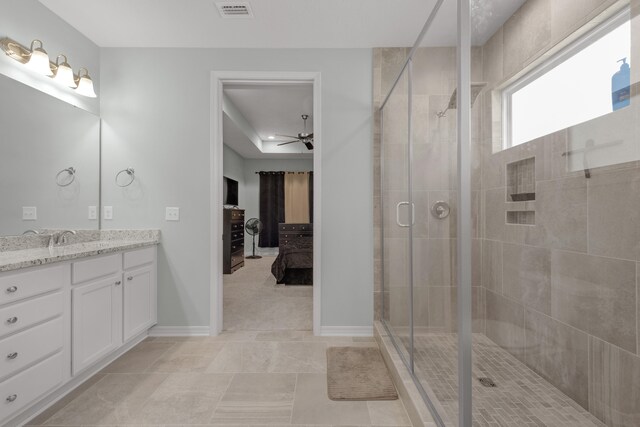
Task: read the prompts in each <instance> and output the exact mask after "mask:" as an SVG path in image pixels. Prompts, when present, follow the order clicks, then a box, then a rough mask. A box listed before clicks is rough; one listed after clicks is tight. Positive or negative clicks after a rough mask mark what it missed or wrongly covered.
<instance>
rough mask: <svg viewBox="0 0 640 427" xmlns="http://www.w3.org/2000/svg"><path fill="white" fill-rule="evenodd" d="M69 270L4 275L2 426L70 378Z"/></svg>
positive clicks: (0, 304)
mask: <svg viewBox="0 0 640 427" xmlns="http://www.w3.org/2000/svg"><path fill="white" fill-rule="evenodd" d="M69 273H70V271H69V265H68V264H67V265H64V264H56V265H52V266H45V267H34V268H29V269H26V270H16V271H11V272H7V273H2V274H0V324H1V325H0V425H5V423H4V422H3V420H6V419H8V418H10V417H12V416H13V415H15V414H17V413H19V412H20V411H22V410H24V409H25V408H27V407H28V406H29V405H31V404H32V403H34V402H35V401H37V400H38V399H40V398H42V397H44V396H45V395H46V394H47V393H49V392H51V391H53V390H54V389H56V388H58V387H60V386H61V385H62V384H63V382H64V381H65V380H66V379H68V378H69V376H70V373H69V371H70V369H69V368H70V364H69V361H70V356H69V342H70V332H71V330H70V321H69V320H70V316H69V305H68V304H69V299H70V298H69V281H70V277H69V276H70V275H69Z"/></svg>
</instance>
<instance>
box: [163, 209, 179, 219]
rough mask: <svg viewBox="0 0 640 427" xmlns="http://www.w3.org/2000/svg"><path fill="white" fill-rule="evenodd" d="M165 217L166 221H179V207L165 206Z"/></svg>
mask: <svg viewBox="0 0 640 427" xmlns="http://www.w3.org/2000/svg"><path fill="white" fill-rule="evenodd" d="M165 219H166V220H167V221H180V208H167V209H166V213H165Z"/></svg>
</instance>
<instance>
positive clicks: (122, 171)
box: [116, 168, 136, 187]
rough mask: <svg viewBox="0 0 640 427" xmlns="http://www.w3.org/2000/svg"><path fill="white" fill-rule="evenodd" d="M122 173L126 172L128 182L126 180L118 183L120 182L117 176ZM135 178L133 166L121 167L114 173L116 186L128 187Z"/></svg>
mask: <svg viewBox="0 0 640 427" xmlns="http://www.w3.org/2000/svg"><path fill="white" fill-rule="evenodd" d="M123 173H126V174H127V175H129V182H127V183H126V184H120V182H118V178H120V175H122V174H123ZM135 180H136V174H135V170H133V168H126V169H122V170H121V171H120V172H118V173H117V174H116V185H117V186H118V187H128V186H130V185H131V184H133V181H135Z"/></svg>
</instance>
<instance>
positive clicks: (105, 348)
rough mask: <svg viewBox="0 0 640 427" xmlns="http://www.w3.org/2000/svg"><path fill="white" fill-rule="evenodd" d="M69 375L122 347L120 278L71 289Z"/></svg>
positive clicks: (98, 281)
mask: <svg viewBox="0 0 640 427" xmlns="http://www.w3.org/2000/svg"><path fill="white" fill-rule="evenodd" d="M71 301H72V316H71V318H72V319H73V324H72V327H71V330H72V331H73V340H72V342H73V350H72V353H71V354H72V355H73V363H72V367H73V375H76V374H77V373H78V372H80V371H82V370H84V369H85V368H87V367H88V366H91V365H92V364H93V363H94V362H96V361H98V360H100V359H101V358H103V357H104V356H106V355H107V354H109V353H111V352H112V351H113V350H115V349H117V348H118V347H120V344H122V278H121V277H120V276H110V277H107V278H103V279H98V280H95V281H92V282H90V283H88V284H85V285H82V286H78V287H74V288H73V289H72V290H71Z"/></svg>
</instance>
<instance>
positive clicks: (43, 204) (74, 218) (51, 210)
mask: <svg viewBox="0 0 640 427" xmlns="http://www.w3.org/2000/svg"><path fill="white" fill-rule="evenodd" d="M0 94H2V96H0V236H9V235H20V234H23V233H25V232H26V231H27V230H30V229H35V230H39V229H47V228H56V229H59V228H65V229H83V230H86V229H94V230H97V229H98V228H99V221H98V215H99V199H100V196H99V195H100V118H99V117H98V116H95V115H93V114H91V113H89V112H87V111H85V110H82V109H79V108H76V107H74V106H72V105H70V104H67V103H66V102H63V101H61V100H59V99H56V98H54V97H52V96H49V95H47V94H45V93H43V92H40V91H38V90H36V89H33V88H31V87H29V86H26V85H23V84H22V83H19V82H17V81H15V80H13V79H10V78H8V77H6V76H1V75H0Z"/></svg>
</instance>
